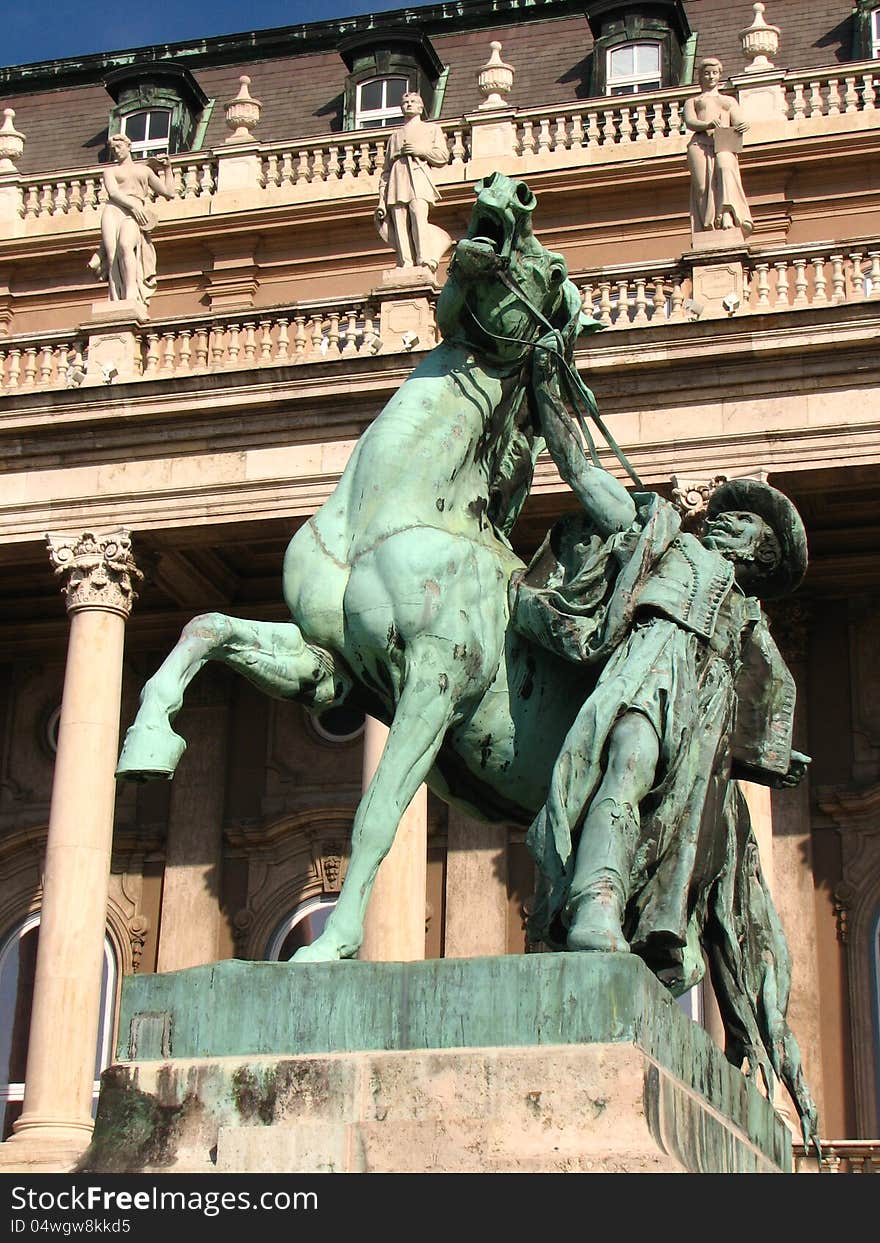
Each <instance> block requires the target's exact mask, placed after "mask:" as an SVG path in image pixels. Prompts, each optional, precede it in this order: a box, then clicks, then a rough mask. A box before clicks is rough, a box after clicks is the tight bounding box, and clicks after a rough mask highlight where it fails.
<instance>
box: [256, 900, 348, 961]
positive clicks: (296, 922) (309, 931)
mask: <svg viewBox="0 0 880 1243" xmlns="http://www.w3.org/2000/svg"><path fill="white" fill-rule="evenodd" d="M335 905H336V898H335V897H329V896H327V895H326V894H322V895H321V896H320V897H317V898H310V899H309V900H308V901H307V902H303V903H302V905H301V906H298V907H297V908H296V910H295V911H294V912H293V914H292V915H288V916H287V918H286V919H282V921H281V923H280V924H279V925H278V927H277V928H276V929H275V931H274V933H273V934H272V939H271V940H270V941H269V944H268V946H267V948H266V958H267V959H268V960H269V962H287V961H288V959H290V958H292V957H293V955H294V954H295V953H296V951H297V950H298V949H300V947H301V946H303V945H311V943H312V942H313V941H314V940H315V939H316V937H318V936H319V935H320V933H322V932H323V931H324V925H325V924H326V922H327V917H328V916H329V914H330V912H331V911H332V910H333V908H334V906H335Z"/></svg>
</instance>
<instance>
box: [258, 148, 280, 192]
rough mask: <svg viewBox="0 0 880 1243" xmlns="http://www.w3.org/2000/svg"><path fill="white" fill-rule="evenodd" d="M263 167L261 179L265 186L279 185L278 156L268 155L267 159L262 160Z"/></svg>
mask: <svg viewBox="0 0 880 1243" xmlns="http://www.w3.org/2000/svg"><path fill="white" fill-rule="evenodd" d="M261 168H262V177H261V180H260V184H261V185H262V186H263V187H264V188H265V187H266V186H277V185H278V156H277V155H271V154H270V155H267V156H266V157H265V159H264V160H263V161H262V164H261Z"/></svg>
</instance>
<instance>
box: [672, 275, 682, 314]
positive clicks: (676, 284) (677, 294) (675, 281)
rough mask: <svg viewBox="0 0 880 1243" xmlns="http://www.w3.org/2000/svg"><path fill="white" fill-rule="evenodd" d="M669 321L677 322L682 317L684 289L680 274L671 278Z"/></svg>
mask: <svg viewBox="0 0 880 1243" xmlns="http://www.w3.org/2000/svg"><path fill="white" fill-rule="evenodd" d="M669 301H670V311H669V321H670V323H678V322H679V321H680V320H683V319H684V289H683V288H682V284H681V277H680V276H673V278H672V294H671V296H670V299H669Z"/></svg>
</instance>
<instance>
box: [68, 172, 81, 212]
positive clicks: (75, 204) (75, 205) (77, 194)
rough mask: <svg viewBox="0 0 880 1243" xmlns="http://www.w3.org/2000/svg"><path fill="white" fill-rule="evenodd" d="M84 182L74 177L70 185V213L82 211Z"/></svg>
mask: <svg viewBox="0 0 880 1243" xmlns="http://www.w3.org/2000/svg"><path fill="white" fill-rule="evenodd" d="M82 207H83V199H82V182H81V181H80V179H79V178H78V177H74V178H73V180H72V181H71V183H70V193H69V194H68V196H67V210H68V211H82Z"/></svg>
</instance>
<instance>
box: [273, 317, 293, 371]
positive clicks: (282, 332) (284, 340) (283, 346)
mask: <svg viewBox="0 0 880 1243" xmlns="http://www.w3.org/2000/svg"><path fill="white" fill-rule="evenodd" d="M289 323H290V320H289V319H279V321H278V350H277V352H276V354H275V361H276V362H277V363H279V364H280V363H288V362H290V336H289V334H288V331H287V327H288V324H289Z"/></svg>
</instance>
